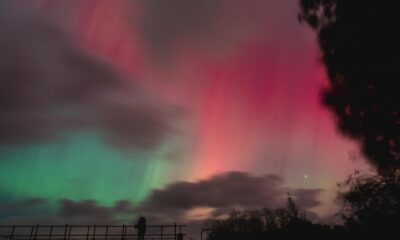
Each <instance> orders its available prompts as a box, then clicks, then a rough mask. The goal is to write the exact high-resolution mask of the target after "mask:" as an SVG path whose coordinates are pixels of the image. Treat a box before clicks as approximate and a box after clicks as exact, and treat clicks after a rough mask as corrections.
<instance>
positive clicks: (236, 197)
mask: <svg viewBox="0 0 400 240" xmlns="http://www.w3.org/2000/svg"><path fill="white" fill-rule="evenodd" d="M283 183H284V182H283V180H282V179H281V177H279V176H277V175H272V174H269V175H263V176H253V175H251V174H249V173H244V172H228V173H225V174H221V175H216V176H214V177H211V178H210V179H206V180H202V181H198V182H194V183H191V182H184V181H182V182H177V183H173V184H170V185H168V186H166V187H165V188H164V189H161V190H154V191H153V192H152V193H151V194H150V196H149V197H148V198H147V199H146V200H145V201H144V202H143V203H142V204H141V205H140V206H139V207H138V209H137V211H138V212H139V213H141V214H144V215H146V216H147V215H149V216H151V217H152V218H154V219H162V220H164V219H167V218H171V217H172V218H174V219H178V220H179V219H185V218H186V217H187V216H188V215H187V214H188V213H189V212H190V211H196V210H197V211H199V212H201V211H203V210H206V209H209V210H212V211H211V212H210V217H211V216H219V215H224V214H226V213H227V212H229V211H231V210H232V209H235V208H239V209H259V208H264V207H267V208H271V209H273V208H279V207H283V206H284V205H285V204H286V198H287V193H288V192H290V193H291V194H292V196H293V198H294V199H295V201H296V202H297V203H298V204H299V205H300V206H301V207H302V208H305V209H309V208H313V207H316V206H318V205H319V204H320V203H319V201H318V200H317V199H318V197H319V194H320V193H321V192H322V190H321V189H289V188H285V187H284V186H283Z"/></svg>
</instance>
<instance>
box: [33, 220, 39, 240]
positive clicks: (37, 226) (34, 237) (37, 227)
mask: <svg viewBox="0 0 400 240" xmlns="http://www.w3.org/2000/svg"><path fill="white" fill-rule="evenodd" d="M38 230H39V224H37V225H36V229H35V235H34V236H33V239H34V240H36V237H37V232H38Z"/></svg>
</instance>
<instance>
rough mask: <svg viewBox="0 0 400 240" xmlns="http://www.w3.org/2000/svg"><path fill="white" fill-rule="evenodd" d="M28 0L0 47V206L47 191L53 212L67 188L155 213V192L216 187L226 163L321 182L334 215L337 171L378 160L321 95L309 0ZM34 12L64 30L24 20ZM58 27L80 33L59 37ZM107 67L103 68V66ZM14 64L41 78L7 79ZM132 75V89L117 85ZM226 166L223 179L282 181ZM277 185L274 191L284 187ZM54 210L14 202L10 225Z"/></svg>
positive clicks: (0, 22)
mask: <svg viewBox="0 0 400 240" xmlns="http://www.w3.org/2000/svg"><path fill="white" fill-rule="evenodd" d="M16 2H18V3H11V1H4V2H2V3H1V4H0V7H1V10H0V15H1V18H0V26H7V27H6V28H5V30H1V31H2V32H1V33H2V35H4V34H7V36H9V38H6V40H7V41H6V40H4V41H3V40H1V41H0V49H1V51H2V52H6V49H11V50H8V51H7V54H8V55H6V56H7V57H8V58H6V57H0V66H1V68H0V77H1V79H2V80H0V81H2V82H0V84H2V85H0V86H1V87H2V88H3V89H0V93H1V94H6V93H7V94H8V95H6V96H8V98H6V97H1V98H0V106H5V107H4V108H3V107H2V110H1V111H2V112H1V114H2V119H5V120H0V132H1V133H0V159H1V160H0V206H8V205H7V204H10V203H13V202H21V201H24V199H32V198H40V199H46V201H47V200H48V201H49V202H50V204H48V205H46V207H45V210H43V209H42V210H43V211H44V212H45V214H50V215H51V214H54V212H56V211H57V209H58V208H59V206H58V205H57V202H58V201H59V200H61V199H69V200H72V201H77V202H80V201H84V200H93V201H95V202H96V204H98V205H99V206H102V207H104V208H110V207H113V206H114V204H115V203H116V202H118V201H120V200H123V201H129V202H130V204H132V206H133V207H137V209H139V210H143V209H145V210H146V211H149V210H148V209H146V206H147V205H146V204H153V203H154V202H156V201H155V200H152V199H151V196H164V195H163V194H164V193H165V192H167V190H166V189H175V188H178V187H179V186H180V185H179V183H180V182H181V183H182V182H199V181H200V183H201V184H200V185H201V186H203V185H204V186H208V184H212V183H213V182H214V180H215V179H213V177H214V176H215V175H221V174H222V175H223V174H227V173H229V172H238V171H240V172H246V173H249V174H250V176H253V175H254V176H262V175H266V174H267V175H268V174H274V175H277V176H279V177H280V178H281V179H282V182H283V183H282V186H284V187H285V189H292V190H293V191H294V192H298V193H299V194H300V193H302V194H303V193H304V191H303V190H310V191H313V192H312V193H313V194H314V193H315V194H318V203H315V204H310V205H307V204H306V205H305V206H306V207H310V209H311V210H313V211H314V212H316V213H317V214H318V215H319V216H320V217H327V216H329V214H332V212H333V209H334V208H335V206H334V203H333V197H334V194H335V190H336V183H337V182H339V181H342V180H344V179H345V177H346V176H347V175H348V174H349V173H351V172H352V171H354V169H356V168H365V167H367V166H364V162H363V161H362V157H361V156H358V153H357V152H358V151H357V145H356V144H355V143H353V142H351V141H350V140H347V139H346V138H344V137H343V136H341V135H340V133H338V132H337V131H336V130H335V124H334V118H333V115H332V114H331V113H330V112H329V111H328V110H327V109H325V108H324V107H323V106H322V104H321V103H320V92H321V89H322V88H323V87H324V86H326V84H327V83H326V79H325V78H326V76H325V70H324V68H323V66H322V65H321V63H320V62H319V52H318V48H317V45H316V42H315V36H314V35H313V33H312V32H311V30H309V29H307V28H306V27H305V26H302V25H301V24H299V22H298V20H297V11H298V5H297V1H291V0H285V1H282V0H269V1H264V0H252V1H240V0H232V1H231V0H217V1H211V0H208V1H199V2H197V1H187V2H186V1H184V0H171V1H168V3H167V1H162V0H158V1H157V0H148V1H147V0H131V1H130V0H116V1H108V0H99V1H94V0H82V1H62V0H59V1H51V0H37V1H32V2H31V3H26V2H23V1H16ZM31 18H32V19H34V21H31ZM28 22H30V23H31V24H32V26H33V24H40V27H38V29H39V30H40V31H43V32H46V31H49V32H50V33H49V34H48V35H46V34H43V33H42V32H35V31H34V30H35V28H32V29H33V30H32V31H26V29H25V28H28V27H29V26H30V25H29V26H28V27H26V26H25V25H24V24H25V23H28ZM42 22H46V24H47V23H51V24H50V25H51V26H50V27H48V25H45V24H42ZM43 26H46V27H43ZM53 27H54V28H56V29H59V30H60V31H62V32H64V33H65V34H66V36H69V37H70V38H71V42H72V43H73V44H69V43H64V42H59V41H60V40H59V39H62V38H58V37H54V36H53V35H52V34H54V32H52V28H53ZM49 29H50V30H49ZM19 33H24V34H19ZM46 33H47V32H46ZM15 39H17V40H18V41H14V40H15ZM15 42H18V43H19V42H21V46H23V47H21V46H20V45H18V44H17V43H15ZM43 42H44V43H43ZM59 48H62V49H65V50H63V51H60V52H58V51H57V49H59ZM21 49H22V50H21ZM20 51H22V53H21V52H20ZM69 52H73V53H74V54H69ZM76 52H77V53H76ZM25 53H26V54H25ZM81 55H82V56H81ZM13 56H15V59H20V58H21V59H22V58H23V59H25V60H24V61H26V62H24V63H25V65H23V64H20V62H18V61H15V63H14V62H12V61H11V60H10V59H13V58H12V57H13ZM32 56H35V57H32ZM71 56H72V57H71ZM87 56H89V57H87ZM31 57H32V58H31ZM64 58H65V59H67V60H68V59H69V60H71V59H72V60H71V62H72V63H71V62H69V61H67V60H65V59H64ZM80 58H82V59H83V60H82V61H81V62H76V61H75V60H77V59H80ZM64 60H65V61H64ZM92 62H93V63H92ZM100 62H101V64H100ZM74 63H76V64H74ZM12 64H14V65H12ZM66 64H69V65H68V66H66ZM102 64H104V66H105V67H104V69H106V70H102V71H104V72H100V73H99V74H98V75H99V76H100V77H99V79H100V80H97V78H96V77H97V75H96V74H92V72H93V71H95V72H96V69H98V68H101V69H103V68H102V67H101V66H103V65H102ZM10 66H13V67H14V66H17V67H16V69H18V71H21V69H22V71H21V72H23V73H25V72H24V69H25V68H28V70H26V72H27V73H31V72H30V71H32V72H34V73H35V74H37V75H34V76H35V77H32V81H31V82H29V83H27V82H28V80H26V79H25V78H26V77H27V78H28V79H31V78H30V77H31V76H32V75H29V74H27V75H26V76H25V78H24V79H22V78H21V79H22V80H21V82H18V81H19V80H20V78H15V79H11V80H10V81H11V82H12V83H13V84H9V82H7V81H3V79H6V78H12V77H13V76H16V75H15V74H14V72H12V71H14V70H13V69H12V68H11V67H10ZM32 66H33V67H32ZM86 66H87V67H86ZM99 66H100V67H99ZM35 67H36V68H37V69H39V70H37V71H34V70H31V69H30V68H35ZM109 68H110V69H112V70H109ZM10 69H11V70H10ZM15 71H17V70H15ZM110 71H113V73H112V74H111V73H109V72H110ZM114 71H115V72H116V73H115V75H114ZM10 72H11V73H10ZM89 72H90V74H89ZM13 74H14V75H13ZM10 76H11V77H10ZM18 76H19V75H18ZM60 76H61V77H60ZM119 76H122V77H121V78H122V79H124V84H126V83H127V85H129V86H132V92H130V91H131V88H130V87H125V85H123V84H120V85H116V84H114V82H113V81H114V80H115V81H117V80H118V79H117V78H118V77H119ZM107 77H108V78H109V79H108V78H107ZM72 78H73V79H75V80H73V81H72V80H71V79H72ZM86 78H93V79H91V81H89V82H85V81H86V80H85V79H86ZM103 78H104V79H106V78H107V80H104V81H103ZM48 79H51V81H49V80H48ZM53 79H57V81H56V82H52V81H53ZM116 79H117V80H116ZM126 79H127V80H126ZM35 81H37V82H35ZM70 81H71V82H73V83H70ZM81 81H82V82H84V84H83V83H82V84H81ZM121 81H122V80H121ZM3 82H5V83H4V84H3ZM75 82H76V83H75ZM30 84H32V86H33V87H32V86H31V85H30ZM130 84H131V85H130ZM121 86H122V87H121ZM32 89H33V90H35V91H37V92H38V93H36V92H35V93H31V90H32ZM25 105H26V106H27V107H24V106H25ZM4 109H5V110H4ZM132 109H133V110H132ZM16 119H17V120H18V121H16ZM20 122H21V124H19V123H20ZM14 123H15V124H14ZM25 126H28V127H25ZM36 131H38V132H39V133H40V134H38V133H37V132H36ZM42 133H43V134H42ZM42 135H43V136H42ZM17 136H18V137H17ZM21 139H22V140H21ZM354 156H355V157H354ZM353 158H355V159H358V160H357V161H354V160H352V159H353ZM223 176H225V177H222V180H221V179H219V178H216V180H215V181H216V182H218V183H219V184H220V185H218V186H224V184H221V183H225V182H224V181H225V180H226V179H228V180H229V179H244V180H245V181H247V180H251V181H254V182H258V181H260V182H262V183H264V181H267V182H266V183H267V185H268V184H270V182H269V181H272V182H274V181H275V180H274V179H275V178H273V177H268V178H265V179H264V178H261V177H260V178H258V177H249V176H247V175H240V174H239V175H235V174H233V175H229V174H228V175H223ZM210 179H211V180H210ZM246 179H247V180H246ZM266 179H267V180H266ZM271 179H272V180H271ZM201 180H202V181H204V182H201ZM177 182H178V183H177ZM278 182H279V181H278ZM174 184H176V185H174ZM182 184H183V183H182ZM227 184H229V181H228V182H227ZM232 184H235V181H232ZM274 184H275V182H274ZM277 185H278V187H276V189H275V187H274V188H272V187H271V186H270V185H268V187H266V189H275V190H276V191H277V192H279V194H281V192H283V193H284V192H285V191H284V190H282V189H281V190H279V191H278V190H277V189H278V188H279V185H280V184H278V183H277ZM177 186H178V187H177ZM185 186H186V185H185ZM188 186H189V187H188V189H192V188H191V187H193V189H197V188H196V187H194V186H192V185H190V184H188ZM169 187H170V188H169ZM227 188H228V187H227ZM155 189H159V190H158V192H157V191H156V192H154V190H155ZM201 189H203V188H201ZM240 189H243V188H240ZM275 190H274V191H275ZM163 191H165V192H163ZM213 191H217V190H215V189H214V190H213ZM232 191H233V190H232ZM302 191H303V192H302ZM177 192H179V193H181V192H180V191H177ZM249 194H250V195H251V192H250V193H249ZM165 195H166V193H165ZM268 196H269V195H268V194H267V195H265V197H266V198H268ZM316 196H317V195H316ZM262 197H264V195H262V196H260V197H259V198H260V199H262ZM149 198H150V199H149ZM166 199H168V198H167V197H166ZM238 199H239V200H238V201H242V200H241V198H238ZM243 201H244V200H243ZM260 201H261V200H260ZM277 201H278V200H275V199H274V201H272V200H270V199H265V202H266V203H267V204H268V203H274V204H278V203H276V202H277ZM142 202H145V203H146V204H144V205H141V204H142ZM196 204H197V202H196ZM196 204H192V205H190V204H188V205H189V206H190V208H188V209H186V211H183V212H180V213H181V214H182V216H184V217H182V218H178V217H176V218H177V219H179V220H187V221H190V220H194V219H197V218H198V216H197V215H196V214H193V210H198V209H200V210H199V212H203V210H204V209H205V210H204V211H206V210H207V211H209V209H207V208H211V209H213V208H217V207H216V206H220V205H222V204H221V203H220V202H218V204H217V205H215V206H214V205H212V203H202V202H201V201H200V200H199V201H198V204H197V205H196ZM230 204H232V205H235V203H230ZM257 204H258V200H257ZM237 205H238V206H241V205H243V206H248V205H246V204H242V203H241V202H238V203H237ZM96 206H97V205H96ZM165 208H168V204H166V205H165ZM2 211H3V213H2ZM143 211H144V210H143ZM41 214H43V212H42V213H41V212H38V211H37V210H35V209H33V210H32V209H29V208H24V209H22V210H15V211H14V210H9V209H8V210H4V209H3V208H2V207H0V221H1V222H7V221H10V219H12V220H13V221H16V222H18V221H20V220H21V219H25V218H26V219H27V218H31V217H37V216H40V215H41ZM193 216H197V217H193ZM171 218H175V216H173V217H171ZM175 220H176V219H175Z"/></svg>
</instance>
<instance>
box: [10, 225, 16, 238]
mask: <svg viewBox="0 0 400 240" xmlns="http://www.w3.org/2000/svg"><path fill="white" fill-rule="evenodd" d="M14 231H15V226H13V227H12V230H11V234H10V239H12V237H13V236H14Z"/></svg>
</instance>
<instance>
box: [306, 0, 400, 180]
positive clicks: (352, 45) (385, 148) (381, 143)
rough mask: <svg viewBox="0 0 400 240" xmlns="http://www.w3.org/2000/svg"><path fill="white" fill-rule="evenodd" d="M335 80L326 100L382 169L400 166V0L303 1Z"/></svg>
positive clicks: (348, 132)
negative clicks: (399, 9) (398, 4)
mask: <svg viewBox="0 0 400 240" xmlns="http://www.w3.org/2000/svg"><path fill="white" fill-rule="evenodd" d="M300 6H301V13H300V20H301V21H305V22H307V23H308V24H309V25H310V26H311V27H312V28H313V29H314V30H315V31H316V32H317V34H318V42H319V46H320V48H321V50H322V61H323V63H324V64H325V66H326V68H327V73H328V77H329V81H330V85H329V87H328V88H327V89H326V90H325V91H324V99H323V100H324V103H325V104H326V105H327V106H329V107H330V108H331V109H332V110H333V112H334V113H335V115H336V117H337V122H338V127H339V129H340V130H341V132H342V133H344V134H345V135H347V136H350V137H351V138H353V139H356V140H358V141H359V142H360V143H361V145H362V151H363V153H364V154H365V155H366V156H367V158H368V159H369V161H370V162H371V163H372V164H373V165H374V166H376V168H377V170H378V172H379V173H380V174H381V175H383V174H388V173H392V172H393V171H392V170H393V169H399V167H400V151H399V148H400V136H399V133H400V130H399V127H400V113H399V105H400V94H399V87H398V86H399V77H400V62H399V58H400V54H399V53H400V50H399V44H400V34H399V32H400V31H399V27H398V7H397V2H396V1H351V0H301V1H300Z"/></svg>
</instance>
